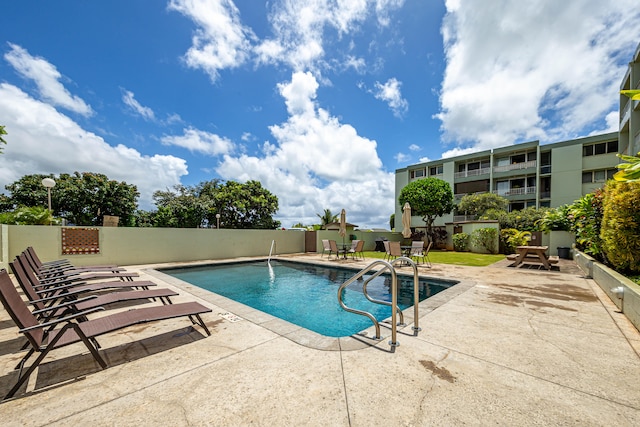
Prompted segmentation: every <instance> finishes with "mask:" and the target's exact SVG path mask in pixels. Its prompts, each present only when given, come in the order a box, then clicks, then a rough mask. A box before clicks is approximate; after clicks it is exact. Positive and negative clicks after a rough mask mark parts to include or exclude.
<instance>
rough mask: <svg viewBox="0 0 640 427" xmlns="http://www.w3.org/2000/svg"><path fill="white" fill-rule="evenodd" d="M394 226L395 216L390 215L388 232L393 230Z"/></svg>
mask: <svg viewBox="0 0 640 427" xmlns="http://www.w3.org/2000/svg"><path fill="white" fill-rule="evenodd" d="M395 226H396V214H394V213H392V214H391V216H390V217H389V230H393V229H394V228H395Z"/></svg>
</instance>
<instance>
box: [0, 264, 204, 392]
mask: <svg viewBox="0 0 640 427" xmlns="http://www.w3.org/2000/svg"><path fill="white" fill-rule="evenodd" d="M0 300H1V301H2V305H4V307H5V309H6V310H7V313H9V316H11V319H13V321H14V322H15V323H16V325H17V326H18V328H19V330H20V332H21V333H23V334H24V335H25V336H26V337H27V339H28V340H29V343H30V345H31V349H30V350H29V352H28V353H27V354H26V356H25V357H24V358H23V359H22V360H21V361H20V363H19V364H18V366H17V367H16V369H20V372H19V374H18V381H17V382H16V384H15V385H14V386H13V388H11V390H10V391H9V393H7V395H6V396H5V397H4V399H9V398H11V397H13V395H14V394H15V393H16V392H17V391H18V389H20V387H21V386H22V384H24V382H25V381H27V379H29V376H30V375H31V373H32V372H33V371H34V370H35V369H36V368H37V367H38V366H39V365H40V362H42V360H43V359H44V358H45V357H46V356H47V354H48V353H49V352H50V351H51V350H53V349H56V348H59V347H63V346H66V345H69V344H74V343H77V342H82V343H84V345H85V346H86V347H87V349H88V350H89V351H90V352H91V354H92V355H93V358H94V359H95V360H96V362H98V363H99V364H100V366H101V367H102V368H106V367H107V363H106V362H105V361H104V359H103V358H102V356H100V353H99V351H98V348H97V346H96V344H95V343H94V342H93V341H95V339H96V337H98V336H100V335H104V334H107V333H109V332H114V331H117V330H120V329H124V328H127V327H129V326H134V325H139V324H141V323H147V322H154V321H157V320H166V319H173V318H178V317H189V318H190V320H191V322H192V323H193V324H198V325H200V326H201V327H202V328H203V329H204V330H205V332H206V333H207V335H211V332H209V329H208V328H207V326H206V325H205V323H204V322H203V321H202V318H201V317H200V315H201V314H202V313H208V312H211V309H210V308H207V307H205V306H203V305H202V304H200V303H197V302H187V303H180V304H171V305H161V306H155V307H145V308H137V309H134V310H129V311H122V312H119V313H115V314H111V315H109V316H104V317H100V318H97V319H93V320H88V321H85V322H78V321H77V319H78V318H80V317H83V316H85V317H86V316H87V315H88V314H91V313H95V312H97V311H100V310H103V308H102V307H96V308H93V309H91V310H85V311H82V312H78V313H75V314H72V315H69V316H66V317H63V318H60V319H56V320H52V321H49V322H40V321H38V319H37V318H36V317H35V316H34V315H33V314H32V313H31V312H30V311H29V307H28V306H27V303H25V302H24V301H23V300H22V298H21V297H20V294H18V291H17V290H16V287H15V286H14V284H13V282H12V281H11V279H10V278H9V274H8V273H7V271H6V270H4V269H2V270H0ZM33 353H40V354H39V355H38V357H37V358H36V360H35V361H34V362H33V363H32V364H31V365H30V366H29V368H27V370H26V371H25V372H24V373H23V372H22V371H23V368H24V365H25V363H26V361H27V360H28V359H29V358H30V357H31V355H33Z"/></svg>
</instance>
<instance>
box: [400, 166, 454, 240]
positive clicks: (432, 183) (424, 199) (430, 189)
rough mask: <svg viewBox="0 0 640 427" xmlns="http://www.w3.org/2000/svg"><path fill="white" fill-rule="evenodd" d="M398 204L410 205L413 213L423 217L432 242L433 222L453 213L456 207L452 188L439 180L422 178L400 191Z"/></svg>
mask: <svg viewBox="0 0 640 427" xmlns="http://www.w3.org/2000/svg"><path fill="white" fill-rule="evenodd" d="M398 202H399V203H400V206H404V204H405V203H409V204H410V205H411V213H412V214H413V215H418V216H422V220H423V221H424V222H425V224H426V226H427V236H429V239H430V240H431V241H433V240H434V236H433V222H434V221H435V219H436V218H437V217H439V216H443V215H446V214H448V213H451V211H452V210H453V206H454V205H453V192H452V191H451V186H450V185H449V183H448V182H446V181H443V180H441V179H438V178H422V179H418V180H415V181H412V182H410V183H409V184H407V185H406V186H405V187H404V188H403V189H402V191H400V197H399V198H398Z"/></svg>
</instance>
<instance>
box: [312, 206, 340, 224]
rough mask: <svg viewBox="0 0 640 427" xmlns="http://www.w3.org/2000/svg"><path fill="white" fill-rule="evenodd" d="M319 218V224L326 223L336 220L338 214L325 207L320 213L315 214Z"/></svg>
mask: <svg viewBox="0 0 640 427" xmlns="http://www.w3.org/2000/svg"><path fill="white" fill-rule="evenodd" d="M316 215H317V216H318V218H320V225H328V224H331V223H334V222H338V214H335V215H334V214H333V213H332V212H331V209H325V210H324V213H323V214H322V215H320V214H318V213H317V214H316Z"/></svg>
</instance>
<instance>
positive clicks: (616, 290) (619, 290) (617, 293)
mask: <svg viewBox="0 0 640 427" xmlns="http://www.w3.org/2000/svg"><path fill="white" fill-rule="evenodd" d="M611 293H613V294H614V295H615V296H617V297H618V298H620V299H622V297H623V296H624V286H618V287H617V288H611Z"/></svg>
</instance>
